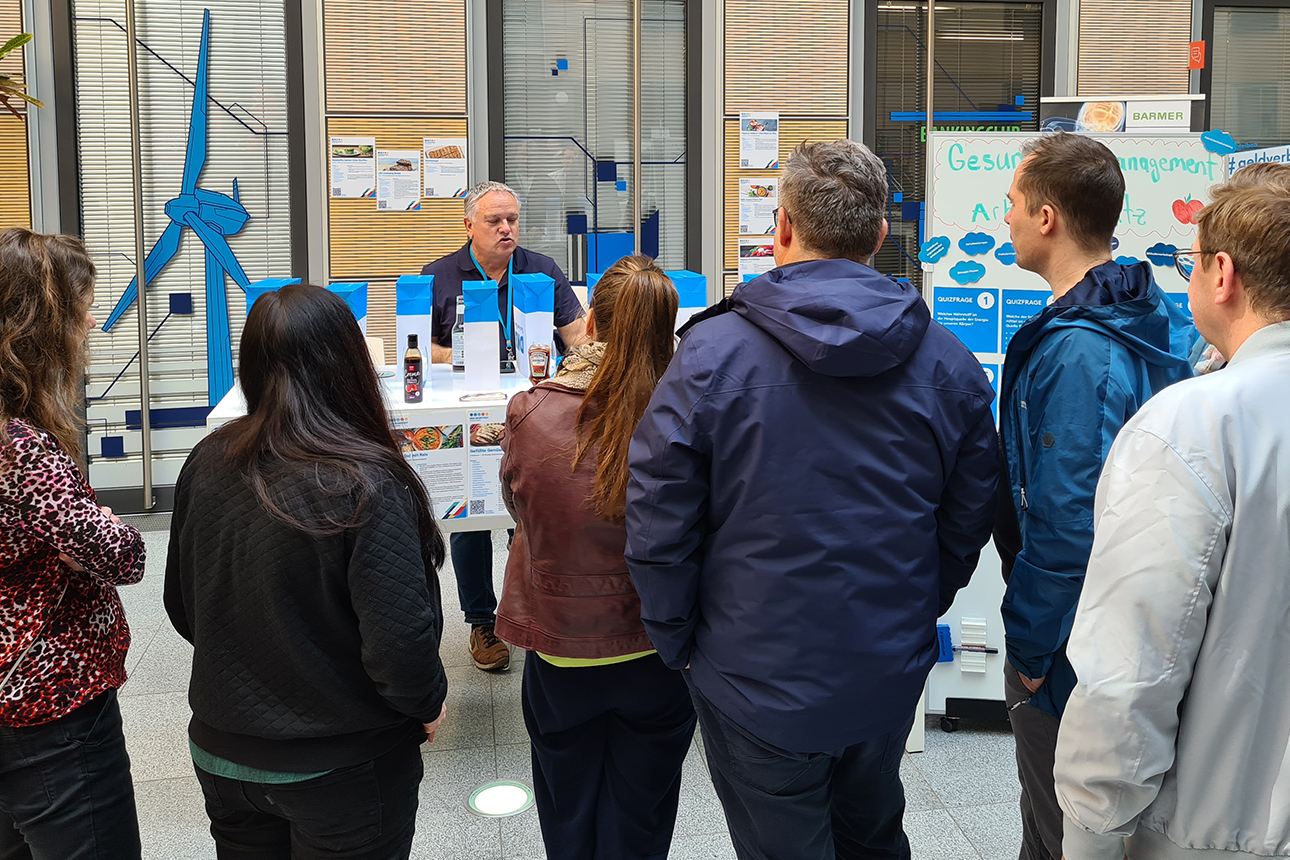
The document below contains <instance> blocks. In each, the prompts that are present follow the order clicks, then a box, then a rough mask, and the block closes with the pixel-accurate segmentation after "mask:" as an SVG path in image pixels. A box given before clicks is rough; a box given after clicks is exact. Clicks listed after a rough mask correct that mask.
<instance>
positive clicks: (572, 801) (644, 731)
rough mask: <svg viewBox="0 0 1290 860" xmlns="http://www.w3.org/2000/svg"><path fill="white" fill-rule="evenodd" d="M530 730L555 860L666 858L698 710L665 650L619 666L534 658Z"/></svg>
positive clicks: (528, 681) (545, 833)
mask: <svg viewBox="0 0 1290 860" xmlns="http://www.w3.org/2000/svg"><path fill="white" fill-rule="evenodd" d="M521 698H522V702H523V709H524V724H525V725H526V726H527V727H528V730H529V738H530V739H531V740H532V746H533V788H534V792H535V794H536V800H537V809H538V818H539V819H540V820H541V822H542V841H543V842H545V843H546V853H547V857H548V858H549V860H665V858H666V857H667V852H668V848H669V847H670V846H671V844H672V828H673V825H674V824H675V823H676V807H677V801H678V799H679V798H680V794H681V764H682V762H684V761H685V754H686V752H687V751H688V750H689V749H690V741H691V739H692V738H693V737H694V708H693V706H692V705H691V704H690V696H689V694H688V692H687V691H686V689H685V682H684V681H682V680H681V675H680V673H679V672H675V671H673V670H671V669H669V668H667V667H666V666H664V665H663V661H662V660H661V659H659V657H658V655H657V654H651V655H650V656H648V657H641V658H640V659H638V660H630V661H628V662H626V663H616V664H613V665H610V666H585V667H578V668H561V667H559V666H552V665H551V664H550V663H548V662H547V661H545V660H543V659H542V658H541V657H539V656H538V655H537V654H533V653H530V654H529V655H528V656H527V658H526V659H525V661H524V689H523V693H522V696H521Z"/></svg>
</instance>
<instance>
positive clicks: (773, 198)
mask: <svg viewBox="0 0 1290 860" xmlns="http://www.w3.org/2000/svg"><path fill="white" fill-rule="evenodd" d="M778 208H779V179H778V177H774V176H766V177H762V178H760V179H740V180H739V232H740V233H742V234H744V235H756V236H769V235H771V234H773V233H774V232H775V210H776V209H778Z"/></svg>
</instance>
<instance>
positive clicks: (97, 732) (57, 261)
mask: <svg viewBox="0 0 1290 860" xmlns="http://www.w3.org/2000/svg"><path fill="white" fill-rule="evenodd" d="M94 274H95V273H94V264H93V263H92V262H91V261H90V258H89V255H88V254H87V253H86V252H85V248H84V246H83V245H81V243H80V241H79V240H77V239H74V238H72V237H69V236H42V235H40V234H37V233H32V232H31V231H30V230H24V229H21V228H13V229H9V230H5V231H2V232H0V857H5V858H11V857H12V858H35V860H42V859H43V858H60V860H80V858H111V860H118V858H137V857H139V854H140V847H139V825H138V820H137V817H136V814H135V804H134V788H133V785H132V783H131V780H130V759H129V756H127V755H126V750H125V738H124V737H123V735H122V733H121V710H120V707H119V706H118V704H117V700H116V691H117V688H118V687H120V686H121V685H122V684H124V683H125V654H126V650H127V649H128V648H129V646H130V629H129V627H128V626H127V625H126V621H125V613H124V612H123V610H122V608H121V600H120V598H119V597H118V596H117V592H116V587H117V586H118V585H126V584H129V583H133V582H138V581H139V580H140V579H141V578H142V577H143V564H144V547H143V538H142V537H141V536H140V535H139V532H138V531H137V530H136V529H134V528H133V527H131V526H128V525H124V524H122V523H121V521H120V520H119V519H117V518H116V517H115V516H114V515H113V514H112V511H111V509H109V508H104V507H100V506H99V504H98V501H97V499H96V498H95V496H94V491H93V490H92V489H90V485H89V482H88V481H87V480H86V479H85V474H84V473H83V472H82V471H81V468H80V466H79V465H78V461H79V460H80V458H81V426H80V422H79V420H78V418H77V406H78V404H79V402H80V400H81V397H82V396H83V394H84V379H85V366H86V363H87V354H86V345H85V341H86V335H87V334H88V333H89V330H90V329H92V328H94V326H95V325H96V323H95V320H94V317H93V316H91V315H90V304H91V303H92V302H93V299H94Z"/></svg>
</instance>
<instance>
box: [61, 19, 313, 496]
mask: <svg viewBox="0 0 1290 860" xmlns="http://www.w3.org/2000/svg"><path fill="white" fill-rule="evenodd" d="M206 10H209V29H208V30H207V29H206V27H205V25H204V18H205V14H204V13H205V12H206ZM74 15H75V18H74V32H75V43H74V51H75V58H76V100H77V114H78V136H77V140H78V146H79V150H80V162H79V182H80V190H81V198H80V202H81V222H82V235H83V238H84V239H85V243H86V245H87V246H88V248H89V250H90V253H91V254H92V255H93V257H94V261H95V264H96V265H97V267H98V273H99V276H98V286H97V289H96V291H95V304H94V315H95V317H97V318H98V319H99V321H100V323H101V324H103V325H104V326H106V328H107V330H106V331H105V330H103V329H98V330H95V331H94V332H92V333H91V335H90V349H91V356H92V364H91V367H90V373H89V381H88V385H87V389H86V398H87V415H88V421H89V445H88V449H87V453H88V455H89V460H90V480H91V483H92V484H93V485H94V486H95V488H97V489H112V488H132V487H140V486H142V482H143V468H142V458H141V445H142V441H141V436H142V433H141V432H140V431H141V428H142V423H141V420H140V405H139V395H140V384H139V361H138V350H139V327H138V302H137V301H132V300H131V299H130V297H129V296H128V295H127V293H128V291H129V290H130V289H131V288H132V281H133V278H134V276H135V268H136V267H135V236H134V215H133V213H134V200H133V185H132V172H131V149H130V146H131V143H130V98H129V91H130V90H129V77H128V71H127V54H126V47H127V43H126V39H125V4H124V2H123V0H76V2H75V5H74ZM136 20H137V26H138V40H139V45H138V57H139V86H140V111H141V115H142V132H143V135H142V137H143V144H142V153H141V155H142V159H143V180H144V190H143V209H144V233H145V235H144V248H145V249H146V251H147V253H148V257H147V260H148V267H149V271H150V274H151V275H152V279H151V281H150V283H149V284H148V285H147V288H146V290H144V293H143V294H144V298H145V301H146V302H147V324H148V329H149V332H150V333H151V340H150V343H149V363H148V369H147V370H148V373H149V379H150V385H151V408H152V419H151V426H152V430H153V432H152V446H153V468H154V473H153V481H154V484H155V485H156V486H167V485H173V484H174V482H175V479H176V477H177V476H178V472H179V467H180V466H181V465H182V464H183V461H184V459H185V458H186V457H187V455H188V451H189V450H190V449H191V448H192V446H193V445H194V444H196V442H197V441H198V440H200V439H201V438H202V437H203V436H205V433H206V429H205V428H206V413H207V412H209V410H210V408H211V407H212V406H213V405H214V404H215V403H216V402H218V400H219V399H220V397H222V396H223V394H224V393H225V391H226V390H227V386H228V385H231V383H232V371H233V368H232V358H233V357H234V356H236V355H237V344H238V339H239V334H240V332H241V330H242V322H243V320H244V319H245V316H246V311H245V301H244V295H243V291H242V286H243V285H244V284H245V283H246V282H248V281H249V282H255V281H257V280H260V279H262V278H266V277H275V276H276V277H280V276H284V275H288V274H289V273H290V272H291V249H290V237H291V230H290V223H291V220H290V212H289V207H288V170H289V159H288V156H287V69H286V57H285V34H284V16H283V3H282V0H202V2H194V0H165V2H136ZM203 55H204V58H205V61H206V71H207V77H206V78H203V77H202V76H201V74H200V69H199V60H200V59H202V57H203ZM190 132H191V133H190ZM185 213H187V214H186V215H185ZM230 344H231V350H230ZM140 502H142V498H140Z"/></svg>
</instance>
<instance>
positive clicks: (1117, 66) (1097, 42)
mask: <svg viewBox="0 0 1290 860" xmlns="http://www.w3.org/2000/svg"><path fill="white" fill-rule="evenodd" d="M1191 13H1192V0H1153V2H1151V3H1143V2H1137V3H1126V2H1124V0H1081V2H1080V7H1079V93H1078V94H1079V95H1081V96H1120V95H1124V96H1131V95H1178V94H1184V93H1186V92H1187V91H1188V88H1189V85H1190V78H1189V75H1188V71H1187V56H1188V43H1189V42H1190V41H1191V23H1192V22H1191Z"/></svg>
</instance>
